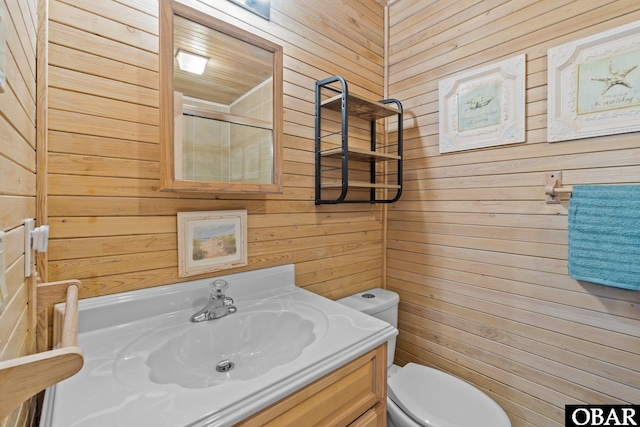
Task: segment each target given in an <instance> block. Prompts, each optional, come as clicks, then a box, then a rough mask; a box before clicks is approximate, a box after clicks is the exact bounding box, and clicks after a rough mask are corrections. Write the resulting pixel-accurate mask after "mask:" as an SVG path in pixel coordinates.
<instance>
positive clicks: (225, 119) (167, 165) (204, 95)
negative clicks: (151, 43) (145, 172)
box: [160, 0, 282, 193]
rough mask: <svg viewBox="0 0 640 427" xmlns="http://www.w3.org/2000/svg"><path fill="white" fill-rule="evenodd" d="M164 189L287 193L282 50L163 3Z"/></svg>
mask: <svg viewBox="0 0 640 427" xmlns="http://www.w3.org/2000/svg"><path fill="white" fill-rule="evenodd" d="M198 61H200V65H198V64H197V63H198ZM194 67H195V68H194ZM197 68H199V69H197ZM160 182H161V187H162V190H163V191H185V192H190V191H196V192H209V193H219V192H227V193H280V192H282V47H281V46H279V45H277V44H275V43H272V42H270V41H268V40H265V39H263V38H261V37H259V36H257V35H255V34H252V33H250V32H248V31H245V30H243V29H240V28H237V27H235V26H233V25H231V24H229V23H227V22H224V21H221V20H219V19H217V18H215V17H213V16H211V15H208V14H205V13H203V12H200V11H198V10H195V9H192V8H190V7H188V6H186V5H183V4H181V3H177V2H176V1H174V0H161V1H160Z"/></svg>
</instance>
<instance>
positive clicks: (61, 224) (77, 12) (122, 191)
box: [47, 0, 384, 298]
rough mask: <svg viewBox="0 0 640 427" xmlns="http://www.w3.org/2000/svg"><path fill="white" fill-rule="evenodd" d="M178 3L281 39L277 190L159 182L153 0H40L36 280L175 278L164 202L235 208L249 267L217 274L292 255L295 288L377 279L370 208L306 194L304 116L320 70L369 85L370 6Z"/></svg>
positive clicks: (90, 288)
mask: <svg viewBox="0 0 640 427" xmlns="http://www.w3.org/2000/svg"><path fill="white" fill-rule="evenodd" d="M183 3H185V4H187V5H189V6H191V7H194V8H197V9H200V10H202V11H205V12H206V13H210V14H212V15H214V16H216V17H218V18H220V19H223V20H225V21H227V22H230V23H232V24H234V25H237V26H239V27H241V28H245V29H249V30H252V31H255V32H256V33H257V34H258V35H260V36H262V37H264V38H267V39H269V40H272V41H274V42H276V43H278V44H281V45H282V46H284V67H285V70H284V120H285V123H284V134H285V135H284V191H283V194H281V195H269V196H264V195H263V196H243V195H225V194H213V195H200V194H184V193H183V194H175V193H163V192H160V191H159V190H158V187H159V179H158V177H159V167H158V161H159V146H158V25H159V23H158V1H157V0H113V1H100V2H94V1H89V0H51V1H50V4H49V7H50V10H49V13H50V18H49V32H50V36H49V110H48V111H49V132H48V153H49V155H48V181H49V184H48V188H47V195H48V198H47V203H48V222H49V224H50V226H51V241H50V250H49V252H48V264H47V266H48V279H49V280H59V279H65V278H77V279H82V280H83V289H82V291H81V297H83V298H84V297H90V296H95V295H103V294H109V293H114V292H121V291H128V290H133V289H139V288H146V287H151V286H157V285H162V284H168V283H174V282H177V281H178V280H179V279H178V278H177V259H178V258H177V248H176V246H177V237H176V213H177V212H179V211H207V210H222V209H247V210H248V214H249V216H248V224H249V231H248V235H249V252H248V255H249V265H248V266H247V267H246V268H240V269H233V270H226V271H225V273H227V272H228V273H233V272H238V271H242V270H250V269H258V268H264V267H271V266H277V265H283V264H289V263H294V264H295V265H296V275H297V281H298V284H299V285H300V286H303V287H305V288H307V289H309V290H311V291H314V292H317V293H319V294H322V295H325V296H328V297H332V298H338V297H342V296H344V295H346V294H349V293H351V292H354V291H357V290H363V289H367V288H370V287H374V286H380V285H381V283H382V268H381V265H382V263H381V259H382V252H383V251H382V229H383V226H382V209H381V208H380V207H379V206H371V205H369V204H363V205H340V206H321V207H316V206H315V205H314V202H313V200H314V189H313V186H314V155H313V148H314V142H313V134H314V129H313V126H314V121H313V120H314V119H313V117H314V83H315V81H316V80H318V79H321V78H325V77H327V76H330V75H334V74H340V75H342V76H344V77H345V78H346V79H347V80H348V81H349V83H350V85H351V86H350V87H351V89H352V90H353V91H354V92H356V93H359V94H361V95H364V96H374V97H381V96H382V94H383V80H384V78H383V66H384V63H383V54H384V46H383V31H382V28H383V26H384V8H383V6H382V5H380V4H378V3H377V2H376V1H373V0H362V1H344V0H331V1H326V2H322V4H319V3H317V2H313V1H311V0H272V1H271V8H272V9H271V20H270V21H267V20H264V19H262V18H260V17H258V16H256V15H253V14H251V13H249V12H248V11H246V10H244V9H242V8H240V7H238V6H236V5H234V4H233V3H231V2H227V1H216V2H211V1H196V0H184V1H183ZM194 278H197V276H196V277H194ZM232 292H233V289H231V291H230V293H232Z"/></svg>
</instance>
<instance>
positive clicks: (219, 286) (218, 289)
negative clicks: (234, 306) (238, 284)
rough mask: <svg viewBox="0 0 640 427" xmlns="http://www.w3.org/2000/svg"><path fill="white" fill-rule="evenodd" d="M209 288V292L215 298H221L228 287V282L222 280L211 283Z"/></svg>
mask: <svg viewBox="0 0 640 427" xmlns="http://www.w3.org/2000/svg"><path fill="white" fill-rule="evenodd" d="M209 286H210V287H211V292H212V293H213V294H214V295H215V296H217V297H222V296H224V294H225V292H226V290H227V288H228V287H229V282H227V281H226V280H223V279H218V280H214V281H213V282H211V283H210V284H209Z"/></svg>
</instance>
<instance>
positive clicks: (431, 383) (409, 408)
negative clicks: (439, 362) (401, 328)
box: [338, 288, 511, 427]
mask: <svg viewBox="0 0 640 427" xmlns="http://www.w3.org/2000/svg"><path fill="white" fill-rule="evenodd" d="M338 302H339V303H341V304H344V305H346V306H349V307H351V308H354V309H356V310H358V311H361V312H363V313H366V314H369V315H372V316H374V317H376V318H378V319H381V320H384V321H387V322H389V323H391V324H392V325H393V326H394V327H396V328H397V327H398V302H399V297H398V294H396V293H395V292H391V291H387V290H385V289H379V288H376V289H371V290H368V291H365V292H361V293H358V294H355V295H351V296H349V297H346V298H342V299H340V300H338ZM394 353H395V337H394V338H393V339H392V340H390V341H389V343H388V359H389V360H388V371H387V422H388V425H389V426H390V427H511V422H510V421H509V417H507V414H506V413H505V412H504V411H503V410H502V408H501V407H500V406H499V405H498V404H497V403H496V402H495V401H493V399H491V398H490V397H489V396H487V395H486V394H484V393H483V392H482V391H480V390H479V389H477V388H476V387H474V386H473V385H471V384H469V383H467V382H465V381H463V380H461V379H459V378H456V377H454V376H453V375H450V374H447V373H445V372H442V371H439V370H437V369H433V368H429V367H427V366H423V365H419V364H416V363H408V364H407V365H405V366H404V367H399V366H397V365H393V364H392V363H393V355H394Z"/></svg>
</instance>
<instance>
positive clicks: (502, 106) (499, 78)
mask: <svg viewBox="0 0 640 427" xmlns="http://www.w3.org/2000/svg"><path fill="white" fill-rule="evenodd" d="M525 68H526V56H525V55H524V54H523V55H518V56H515V57H512V58H509V59H505V60H503V61H500V62H497V63H493V64H489V65H486V66H482V67H478V68H474V69H472V70H470V71H467V72H465V73H461V74H458V75H455V76H452V77H449V78H446V79H444V80H441V81H440V82H439V84H438V89H439V119H440V126H439V130H440V153H448V152H452V151H461V150H471V149H474V148H484V147H491V146H495V145H503V144H513V143H517V142H524V140H525V111H524V110H525V108H524V107H525V105H524V103H525Z"/></svg>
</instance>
